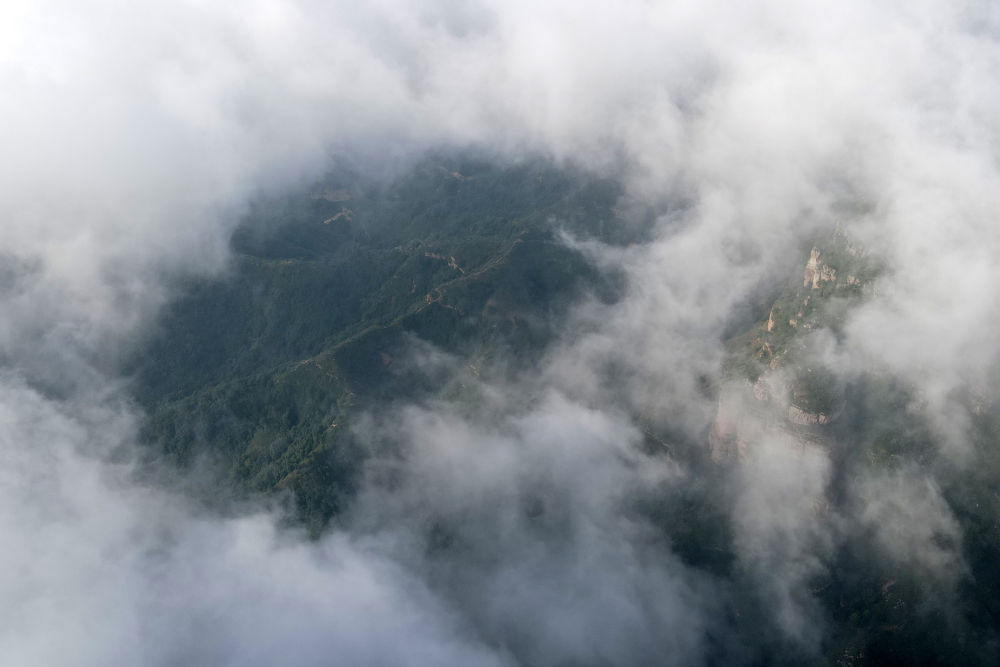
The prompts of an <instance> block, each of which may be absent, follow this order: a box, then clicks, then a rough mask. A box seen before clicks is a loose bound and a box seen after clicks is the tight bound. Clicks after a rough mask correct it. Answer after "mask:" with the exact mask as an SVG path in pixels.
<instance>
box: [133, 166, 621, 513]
mask: <svg viewBox="0 0 1000 667" xmlns="http://www.w3.org/2000/svg"><path fill="white" fill-rule="evenodd" d="M619 195H620V190H619V188H618V187H617V186H616V185H615V184H614V183H611V182H607V181H598V180H595V179H593V178H585V177H583V176H581V175H580V174H576V173H573V172H571V171H568V170H556V169H553V168H550V167H546V166H544V165H538V164H525V165H519V166H511V167H498V166H492V165H487V164H484V163H478V162H475V161H465V162H462V161H450V162H449V161H444V160H431V161H428V162H424V163H422V164H420V165H419V166H418V167H417V168H416V169H414V170H413V171H412V172H410V173H408V174H407V175H405V176H404V177H403V178H400V179H398V180H396V181H395V182H392V183H389V184H373V183H371V182H366V181H365V180H364V179H362V178H360V177H358V176H357V175H355V174H352V173H349V172H346V171H342V172H339V173H335V174H332V175H330V176H329V177H328V178H327V179H326V180H324V181H323V182H320V183H317V184H315V185H314V186H312V187H311V188H309V189H308V190H307V191H305V192H301V193H298V194H296V195H292V196H288V197H284V198H281V199H279V200H272V201H265V202H261V203H259V204H258V205H257V206H256V207H255V208H254V210H253V211H252V213H251V215H250V216H249V217H248V219H247V220H246V222H245V223H244V224H243V225H242V226H241V228H240V229H239V230H238V232H237V233H236V235H235V236H234V239H233V248H234V251H235V253H236V257H235V260H234V264H233V268H232V270H231V272H230V273H229V274H228V275H227V276H226V277H224V278H223V279H220V280H216V281H205V282H201V283H197V284H193V285H188V286H185V288H184V296H183V298H181V299H180V300H178V301H177V302H176V303H175V304H173V305H172V306H171V308H170V310H169V311H168V313H167V315H166V317H165V318H164V320H163V322H162V325H161V328H160V329H159V332H158V334H157V335H156V336H155V338H154V339H153V340H152V341H151V342H150V345H149V346H148V348H147V349H146V350H144V353H143V355H142V357H141V358H140V359H138V360H137V362H136V365H135V371H134V377H135V391H136V395H137V396H139V398H140V400H141V402H142V403H143V404H144V405H145V406H146V408H147V410H148V411H149V419H148V423H147V426H146V428H145V431H144V436H145V439H146V440H147V442H148V443H149V444H150V445H151V448H150V452H151V455H154V456H156V455H160V454H164V455H166V456H167V457H169V458H170V459H172V460H174V461H175V462H177V463H179V464H180V465H182V466H190V465H191V464H192V463H193V462H194V461H196V460H198V462H199V464H200V465H208V464H209V462H211V464H212V465H214V466H216V467H218V468H220V469H221V470H222V471H223V472H224V474H225V476H227V477H229V478H230V479H232V480H233V481H235V482H236V483H237V484H236V488H241V489H245V490H247V491H250V492H270V491H274V490H285V489H287V490H291V491H293V492H294V494H295V498H296V501H297V505H298V508H299V510H300V512H301V514H302V516H303V517H304V518H305V519H306V521H307V522H308V523H309V525H310V526H311V527H312V528H313V529H314V530H318V529H319V528H320V527H321V526H322V525H323V524H324V523H325V522H326V521H327V520H328V519H329V518H330V517H331V516H332V515H333V514H335V513H336V511H337V509H338V507H339V505H340V503H341V502H342V499H343V497H344V494H345V493H348V492H349V491H350V489H351V485H352V479H353V476H354V473H355V471H356V465H357V463H358V462H359V461H360V460H362V459H363V458H364V452H361V451H359V450H358V448H357V447H356V445H355V444H354V443H353V441H352V438H351V436H350V429H349V428H347V425H348V423H349V422H350V420H351V418H352V416H354V415H356V414H358V413H359V412H360V411H361V410H363V409H364V408H365V407H369V406H371V405H373V404H374V402H376V401H391V400H393V398H394V397H397V396H400V395H405V396H407V397H409V398H411V399H412V398H416V397H418V396H419V395H420V394H421V392H423V391H429V390H436V389H439V387H430V386H427V383H428V380H427V379H425V378H423V377H422V376H421V375H420V374H417V373H413V372H410V370H409V369H408V368H407V366H406V360H408V359H410V358H411V357H412V355H408V354H407V352H408V351H410V350H411V348H412V346H413V345H414V344H416V343H415V341H426V342H430V343H433V344H434V345H436V346H438V347H439V348H440V349H442V350H445V351H448V352H450V353H452V354H454V355H457V357H458V358H459V359H461V360H464V361H463V362H462V363H463V364H464V365H465V367H466V368H467V371H468V372H469V373H478V372H479V371H478V369H479V368H484V367H487V366H489V365H490V364H491V363H492V362H493V361H494V360H502V361H503V363H504V364H510V363H512V362H513V363H514V365H515V366H516V365H518V364H520V365H526V364H530V363H532V360H533V359H534V358H536V357H537V355H538V354H540V353H541V351H542V350H543V349H544V347H545V345H546V343H547V342H548V341H549V340H550V338H551V337H552V335H553V333H554V329H553V323H554V321H556V320H558V318H559V316H560V314H561V313H562V312H563V311H565V309H566V308H567V307H568V305H569V304H570V303H572V302H573V301H574V300H575V297H576V296H578V295H579V294H580V293H581V292H582V291H584V290H586V291H589V292H592V293H594V294H596V295H598V296H599V298H605V299H607V298H612V297H613V293H614V290H615V286H614V281H613V280H611V279H609V278H608V277H606V276H601V275H599V274H598V272H597V271H596V270H595V269H594V268H593V267H592V266H591V265H589V264H588V263H587V262H586V261H584V260H583V258H581V257H580V256H579V255H578V254H576V253H575V252H574V251H571V250H570V249H568V248H567V247H565V245H563V244H562V243H561V242H559V241H558V240H557V239H556V237H555V234H556V233H557V232H558V231H559V230H565V231H569V232H571V233H574V234H577V235H582V236H596V237H599V238H603V239H604V240H607V241H611V242H622V241H624V240H627V238H628V237H627V236H625V233H626V227H625V226H624V225H621V224H611V223H612V222H613V221H614V219H615V216H616V214H615V213H614V211H612V206H613V205H614V204H615V202H616V201H617V199H618V198H619ZM401 360H403V361H401Z"/></svg>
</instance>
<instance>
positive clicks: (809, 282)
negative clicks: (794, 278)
mask: <svg viewBox="0 0 1000 667" xmlns="http://www.w3.org/2000/svg"><path fill="white" fill-rule="evenodd" d="M819 256H820V251H819V248H813V249H812V251H810V253H809V261H808V262H806V270H805V273H804V275H803V277H802V286H803V287H812V289H819V284H820V283H821V282H835V281H836V280H837V269H835V268H833V267H832V266H829V265H827V264H820V263H819Z"/></svg>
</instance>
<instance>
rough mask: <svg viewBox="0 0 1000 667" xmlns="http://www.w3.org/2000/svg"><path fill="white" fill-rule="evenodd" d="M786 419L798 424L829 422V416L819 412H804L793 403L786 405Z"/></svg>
mask: <svg viewBox="0 0 1000 667" xmlns="http://www.w3.org/2000/svg"><path fill="white" fill-rule="evenodd" d="M788 421H790V422H792V423H793V424H798V425H799V426H811V425H813V424H826V423H827V422H829V421H830V420H829V418H828V417H827V416H826V415H825V414H823V413H822V412H820V413H813V412H806V411H805V410H803V409H802V408H799V407H796V406H794V405H789V406H788Z"/></svg>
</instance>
